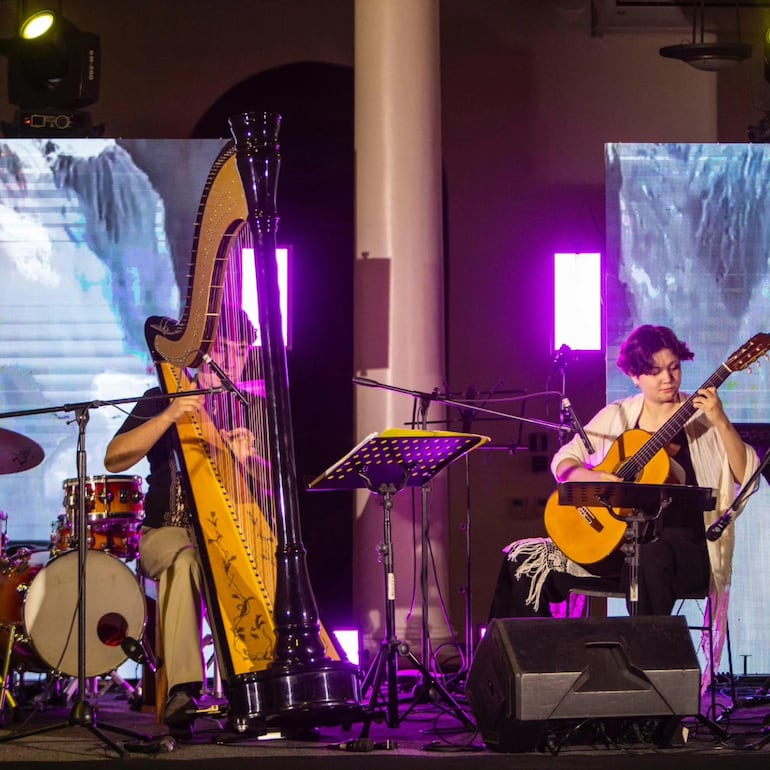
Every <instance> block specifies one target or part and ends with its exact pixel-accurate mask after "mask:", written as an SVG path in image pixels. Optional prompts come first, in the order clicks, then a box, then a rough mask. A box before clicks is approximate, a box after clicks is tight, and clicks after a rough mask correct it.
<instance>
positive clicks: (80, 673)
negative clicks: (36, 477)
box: [0, 389, 219, 757]
mask: <svg viewBox="0 0 770 770" xmlns="http://www.w3.org/2000/svg"><path fill="white" fill-rule="evenodd" d="M212 392H219V389H214V390H198V391H195V390H194V391H186V392H183V393H178V394H165V395H159V396H146V397H141V396H140V397H136V396H133V397H128V398H121V399H113V400H111V401H89V402H83V403H79V404H62V405H60V406H55V407H45V408H41V409H28V410H23V411H18V412H4V413H2V414H0V419H3V418H6V417H19V416H25V415H31V414H53V413H55V412H70V413H73V414H74V415H75V416H74V419H73V420H72V422H75V423H77V425H78V441H77V451H76V465H77V471H78V474H77V479H78V483H77V488H78V489H80V490H82V489H87V480H88V479H89V476H88V474H87V472H86V426H87V424H88V420H89V410H90V409H92V408H96V407H102V406H117V405H119V404H131V403H135V402H137V401H141V400H154V399H156V398H162V399H169V398H176V397H182V396H189V395H206V394H208V393H212ZM0 430H1V429H0ZM9 434H10V435H9ZM36 446H37V445H36V444H35V443H34V442H32V441H30V440H29V439H25V438H24V437H23V436H20V434H13V433H12V432H11V431H4V430H1V432H0V472H6V473H8V472H16V471H17V470H25V469H27V468H32V467H34V465H37V464H38V463H40V462H41V461H42V459H43V451H42V449H39V448H38V449H39V451H36V449H35V447H36ZM9 449H10V450H12V451H9ZM17 455H19V457H18V458H16V456H17ZM9 458H10V459H9ZM22 460H23V461H24V462H23V463H22ZM18 466H23V467H18ZM9 467H10V468H13V470H4V471H3V469H7V468H9ZM105 502H106V501H105ZM136 502H137V501H133V504H136ZM77 509H78V510H77V517H76V522H77V527H76V529H77V535H76V538H77V550H73V551H70V552H68V553H64V554H62V555H60V556H57V557H56V558H54V559H53V560H52V561H51V564H50V565H46V566H47V567H54V565H56V564H57V563H65V564H67V565H69V564H72V565H73V567H74V569H75V575H76V591H75V594H74V596H75V606H74V608H72V607H71V608H70V615H71V616H70V617H69V618H67V619H66V622H67V625H66V629H67V633H68V632H69V628H70V627H71V626H72V625H73V624H74V622H75V616H77V627H78V633H77V654H76V655H75V656H74V658H72V660H73V661H75V662H76V663H77V666H76V667H77V682H78V695H77V701H76V702H75V703H74V704H73V706H72V709H71V711H70V715H69V718H68V719H67V720H66V721H64V722H61V723H57V724H52V725H45V726H43V727H38V728H33V729H31V730H26V731H23V732H17V733H11V734H9V735H3V736H0V743H5V742H8V741H12V740H15V739H17V738H24V737H27V736H30V735H37V734H41V733H47V732H51V731H53V730H58V729H62V728H68V727H84V728H86V729H87V730H88V731H89V732H90V733H92V734H93V735H95V736H96V737H97V738H99V740H101V741H102V743H104V744H105V745H107V746H108V747H109V748H110V749H112V750H113V751H115V752H116V753H117V754H118V755H119V756H121V757H123V756H125V754H126V750H125V749H124V748H123V747H121V746H119V745H118V744H117V743H116V742H115V741H113V740H112V739H111V738H110V737H108V736H107V735H106V733H105V732H104V731H105V730H109V731H111V732H115V733H119V734H121V735H125V736H128V737H130V738H136V739H137V740H142V741H149V740H151V739H152V736H150V735H146V734H143V733H138V732H136V731H134V730H129V729H127V728H124V727H120V726H119V725H112V724H104V723H102V724H100V725H97V719H96V714H95V712H94V708H93V706H92V705H91V703H90V702H89V701H88V695H87V690H86V670H87V665H88V661H87V647H86V636H87V632H88V626H87V621H88V620H89V619H90V621H91V629H92V630H93V631H94V633H95V634H96V637H97V638H98V639H99V641H100V642H102V647H103V648H107V647H113V648H114V649H115V650H118V649H120V643H121V642H122V640H123V639H124V638H125V637H126V636H127V635H128V633H129V631H130V630H131V626H130V623H129V621H130V619H127V618H126V617H124V616H122V615H120V614H119V613H116V612H107V613H105V614H104V615H103V616H102V617H99V618H95V617H90V616H89V604H88V603H87V595H88V593H89V591H88V588H89V586H88V578H87V575H88V572H87V568H89V567H90V566H92V565H94V564H97V565H98V564H100V563H104V561H103V559H111V560H113V564H120V562H119V561H118V559H116V558H115V557H113V556H110V554H107V553H104V552H101V551H95V550H89V549H88V547H87V545H88V530H87V516H88V510H87V507H86V495H79V496H78V500H77ZM69 557H75V559H74V560H73V559H72V558H69ZM102 557H103V558H102ZM65 560H66V561H65ZM121 566H122V567H123V569H125V570H127V571H128V572H129V575H131V572H130V570H128V568H127V567H125V565H121ZM68 569H69V567H61V566H59V567H56V568H55V569H54V570H52V571H51V573H49V574H50V575H51V576H53V575H54V573H56V575H57V576H58V577H60V578H61V577H62V576H64V579H66V574H67V570H68ZM118 574H119V573H118ZM132 580H133V576H132ZM33 583H34V581H33ZM134 585H135V586H137V588H138V584H137V583H136V582H135V581H134ZM31 587H32V584H30V588H31ZM100 588H102V589H105V590H107V591H109V590H110V588H109V587H105V586H100ZM41 593H42V594H43V595H44V594H45V592H44V591H41ZM140 596H141V599H142V604H143V602H144V597H143V595H141V591H140ZM43 598H44V596H43ZM25 611H26V608H25ZM36 617H37V616H36ZM41 617H42V616H41ZM144 620H145V616H144V615H142V628H141V629H139V632H138V635H139V636H141V631H143V624H144ZM133 635H134V636H136V635H137V632H136V631H134V634H133ZM68 648H69V644H68V645H67V647H66V648H65V649H64V650H63V651H61V650H60V653H61V655H62V659H63V661H65V660H66V659H67V650H68ZM48 654H49V655H50V653H48ZM68 665H74V664H73V663H72V661H70V664H68ZM112 668H114V666H113V667H111V668H110V669H109V670H112ZM100 673H103V672H100Z"/></svg>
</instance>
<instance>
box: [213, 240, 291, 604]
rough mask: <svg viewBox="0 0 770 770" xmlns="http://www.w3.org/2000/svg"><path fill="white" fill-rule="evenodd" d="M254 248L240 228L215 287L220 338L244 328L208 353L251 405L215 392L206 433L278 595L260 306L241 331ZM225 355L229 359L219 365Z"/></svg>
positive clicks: (250, 545) (244, 530)
mask: <svg viewBox="0 0 770 770" xmlns="http://www.w3.org/2000/svg"><path fill="white" fill-rule="evenodd" d="M251 247H252V237H251V231H250V228H249V227H241V228H239V229H238V230H237V232H236V233H235V234H234V235H233V236H232V237H230V238H228V239H227V245H226V248H227V249H228V250H229V255H228V259H227V265H228V267H227V270H226V273H225V276H224V280H223V281H222V286H221V287H217V290H218V291H221V310H220V315H219V323H218V329H219V332H218V336H219V337H220V339H221V337H222V336H223V333H224V332H225V331H227V336H231V337H232V336H234V335H233V330H238V336H239V339H238V340H237V341H235V340H228V342H227V343H225V344H224V346H223V345H221V344H213V345H212V347H211V350H210V353H209V355H210V356H211V358H212V359H213V360H214V362H215V363H216V364H218V365H219V366H220V367H221V368H222V369H224V370H225V371H226V372H228V374H231V376H232V375H233V374H235V376H232V379H233V381H234V384H235V386H236V387H237V388H238V390H239V391H240V393H241V394H242V395H243V396H244V398H245V400H246V402H247V403H248V406H245V405H244V404H243V403H242V401H241V400H240V399H239V397H238V396H237V395H236V394H234V393H232V392H230V391H229V390H228V391H226V392H225V393H218V394H212V395H209V396H207V397H206V403H205V415H203V416H202V417H203V419H201V420H200V430H201V432H202V438H203V441H204V444H205V445H207V446H208V447H209V451H210V456H211V462H212V464H213V466H214V468H215V470H216V473H217V476H218V478H219V479H220V480H221V483H222V485H223V487H224V488H225V489H226V491H227V497H228V500H229V501H230V505H231V509H232V510H231V515H233V516H234V517H235V518H236V519H237V525H238V530H239V533H240V537H241V540H242V544H243V546H244V549H245V550H246V552H247V553H248V554H249V557H250V560H251V561H252V563H253V564H254V566H255V568H256V569H257V570H258V572H259V574H260V576H261V578H262V579H263V581H264V583H265V585H266V586H269V587H270V589H271V592H274V590H275V583H276V574H275V570H276V559H275V554H276V527H275V522H276V516H275V503H274V498H273V489H274V483H273V473H272V465H271V461H270V457H269V452H270V450H269V447H270V442H269V440H268V426H267V415H266V409H265V385H264V383H265V380H264V366H265V364H264V361H263V357H262V349H261V347H260V345H259V339H258V329H256V326H257V319H256V313H255V312H253V311H255V310H256V308H249V310H250V311H252V317H251V321H252V323H253V326H254V327H255V329H256V331H257V336H256V338H252V335H250V334H249V333H248V332H249V331H251V329H250V328H247V329H244V328H243V323H242V322H241V321H242V315H241V313H242V311H241V310H240V308H241V307H242V305H243V303H244V298H247V297H249V296H250V295H251V296H253V295H254V293H255V291H256V289H255V286H254V274H253V263H254V260H253V250H251ZM250 293H251V294H250ZM224 357H228V359H229V360H227V361H225V360H217V359H218V358H224ZM201 369H202V370H207V369H208V367H207V364H205V363H203V364H201ZM209 375H210V376H211V373H210V371H209ZM217 379H218V378H217ZM222 385H225V383H222Z"/></svg>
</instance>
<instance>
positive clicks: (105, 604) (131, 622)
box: [23, 551, 146, 677]
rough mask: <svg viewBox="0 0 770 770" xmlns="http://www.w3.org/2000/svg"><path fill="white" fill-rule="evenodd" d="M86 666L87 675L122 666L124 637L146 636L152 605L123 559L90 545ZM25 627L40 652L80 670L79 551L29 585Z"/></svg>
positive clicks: (53, 662)
mask: <svg viewBox="0 0 770 770" xmlns="http://www.w3.org/2000/svg"><path fill="white" fill-rule="evenodd" d="M84 588H85V608H86V624H85V625H86V628H85V637H86V639H85V642H86V643H85V671H84V674H85V676H87V677H91V676H100V675H102V674H107V673H109V672H111V671H113V670H114V669H116V668H117V667H118V666H119V665H120V664H121V663H123V662H124V661H125V660H126V658H127V656H126V654H125V653H124V652H123V649H122V647H121V642H122V641H123V640H124V639H125V638H126V637H132V638H134V639H141V638H142V634H143V632H144V624H145V619H146V609H145V602H144V595H143V593H142V590H141V588H140V587H139V584H138V583H137V580H136V577H135V576H134V575H133V573H132V572H131V570H130V569H129V568H128V567H126V565H125V564H123V563H122V562H121V561H120V560H119V559H117V558H115V557H114V556H111V555H110V554H108V553H104V552H102V551H88V552H87V554H86V564H85V585H84ZM23 616H24V629H25V630H26V632H27V636H28V637H29V639H30V643H31V644H32V646H33V648H34V650H35V652H36V653H37V654H38V655H39V656H40V658H42V659H43V660H44V661H45V662H46V663H47V664H48V665H49V666H50V667H51V668H52V669H54V670H55V671H61V672H62V673H64V674H68V675H70V676H77V675H78V674H79V673H80V672H79V666H78V638H79V630H80V618H79V605H78V553H77V551H70V552H68V553H65V554H62V555H61V556H58V557H56V558H55V559H54V560H53V561H51V562H50V563H49V564H47V565H46V566H45V567H44V568H43V569H42V570H40V572H38V574H37V575H36V576H35V578H34V579H33V580H32V583H31V584H30V586H29V589H28V590H27V595H26V598H25V600H24V608H23Z"/></svg>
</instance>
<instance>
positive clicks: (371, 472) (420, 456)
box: [308, 428, 489, 737]
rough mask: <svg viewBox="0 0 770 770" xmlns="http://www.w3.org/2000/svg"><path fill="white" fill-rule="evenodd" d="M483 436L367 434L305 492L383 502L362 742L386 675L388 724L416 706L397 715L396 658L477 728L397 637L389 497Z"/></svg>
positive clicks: (437, 470)
mask: <svg viewBox="0 0 770 770" xmlns="http://www.w3.org/2000/svg"><path fill="white" fill-rule="evenodd" d="M488 441H489V438H488V437H487V436H479V435H476V434H471V433H453V432H451V431H429V430H411V429H405V428H401V429H399V428H390V429H388V430H385V431H383V432H382V433H372V434H370V435H369V436H367V437H366V438H365V439H364V440H363V441H362V442H361V443H360V444H358V446H356V447H355V448H354V449H352V450H351V451H350V452H348V454H346V455H345V456H344V457H343V458H342V459H341V460H339V461H338V462H336V463H335V464H334V465H332V466H331V467H330V468H329V469H328V470H326V471H324V473H322V474H321V475H320V476H318V477H317V478H316V479H314V480H313V481H311V482H310V484H308V489H310V490H315V491H323V490H343V489H345V490H352V489H360V488H365V489H368V490H369V491H370V492H374V493H376V494H378V495H379V496H380V497H381V498H382V509H383V513H384V539H383V543H382V544H380V546H379V547H378V551H379V553H380V556H381V560H382V564H383V566H384V569H385V639H383V641H382V643H381V644H380V650H379V652H378V653H377V656H376V657H375V659H374V660H373V661H372V663H371V665H370V666H369V669H368V671H367V672H366V676H365V677H364V681H363V684H362V686H361V694H362V696H364V695H365V694H366V692H367V691H368V690H369V689H371V697H370V700H369V714H370V717H369V719H368V720H366V721H365V723H364V731H363V733H362V736H361V737H367V736H368V732H369V727H370V725H371V721H372V718H373V713H374V707H375V704H376V702H377V698H378V695H379V691H380V687H381V686H382V682H383V677H385V675H387V692H388V696H387V724H388V726H389V727H398V725H399V724H400V723H401V722H402V721H403V720H404V719H405V718H406V717H407V715H408V714H409V712H410V711H411V710H412V708H414V706H415V705H416V702H417V701H414V702H413V703H412V705H411V706H410V707H409V708H408V709H407V710H406V711H405V712H404V714H403V715H401V716H399V714H398V681H397V680H398V667H397V656H398V655H401V656H403V657H405V658H408V659H409V661H410V662H411V663H412V665H413V666H414V667H415V669H417V670H418V671H419V672H420V674H421V675H422V678H423V685H424V692H425V693H428V692H433V693H435V694H438V695H439V696H440V697H441V699H442V700H443V701H444V702H445V703H446V704H447V705H448V706H449V707H450V709H451V710H452V711H453V712H454V714H455V716H457V718H458V719H459V720H460V721H461V722H462V723H463V724H464V725H465V726H466V727H468V728H469V729H471V730H474V729H475V728H476V725H475V724H474V722H473V720H472V719H470V718H469V717H468V716H467V715H466V714H465V713H464V712H463V710H462V709H461V708H460V706H459V705H458V704H457V702H456V701H455V700H454V698H452V696H451V695H450V694H449V693H448V692H447V691H446V689H445V688H444V687H443V686H442V685H441V684H440V683H439V682H438V681H437V680H436V678H435V677H434V676H433V675H432V674H431V673H430V672H429V671H428V670H427V668H426V667H425V666H424V665H423V664H422V663H421V662H420V661H419V659H418V658H417V656H416V655H414V653H412V652H411V650H410V649H409V645H408V644H407V643H406V642H402V641H400V640H399V639H398V637H397V636H396V588H395V585H396V584H395V575H394V570H393V540H392V536H391V518H390V514H391V510H392V508H393V496H394V495H395V494H396V493H397V492H399V491H400V490H402V489H403V488H404V487H421V486H423V485H425V484H427V483H428V482H429V481H430V480H431V479H432V478H433V477H434V476H436V474H438V473H440V472H441V471H442V470H443V469H444V468H446V467H447V466H448V465H450V464H451V463H452V462H454V461H455V460H457V459H458V458H459V457H462V456H463V455H465V454H467V453H468V452H470V451H471V450H473V449H476V448H477V447H480V446H481V445H482V444H486V443H487V442H488Z"/></svg>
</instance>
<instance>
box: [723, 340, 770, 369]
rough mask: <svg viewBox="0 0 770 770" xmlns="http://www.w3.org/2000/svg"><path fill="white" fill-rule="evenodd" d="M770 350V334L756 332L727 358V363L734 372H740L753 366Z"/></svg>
mask: <svg viewBox="0 0 770 770" xmlns="http://www.w3.org/2000/svg"><path fill="white" fill-rule="evenodd" d="M768 350H770V334H766V333H764V332H760V333H759V334H755V335H754V336H753V337H752V338H751V339H750V340H749V341H748V342H747V343H746V344H745V345H742V346H741V347H740V348H738V350H736V351H735V353H733V354H732V355H731V356H730V358H728V359H727V361H726V362H725V365H726V366H727V367H728V368H729V369H730V371H732V372H738V371H741V370H742V369H746V368H747V367H749V366H751V364H753V363H754V362H755V361H756V360H757V359H758V358H761V357H762V356H764V355H766V354H767V351H768Z"/></svg>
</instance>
